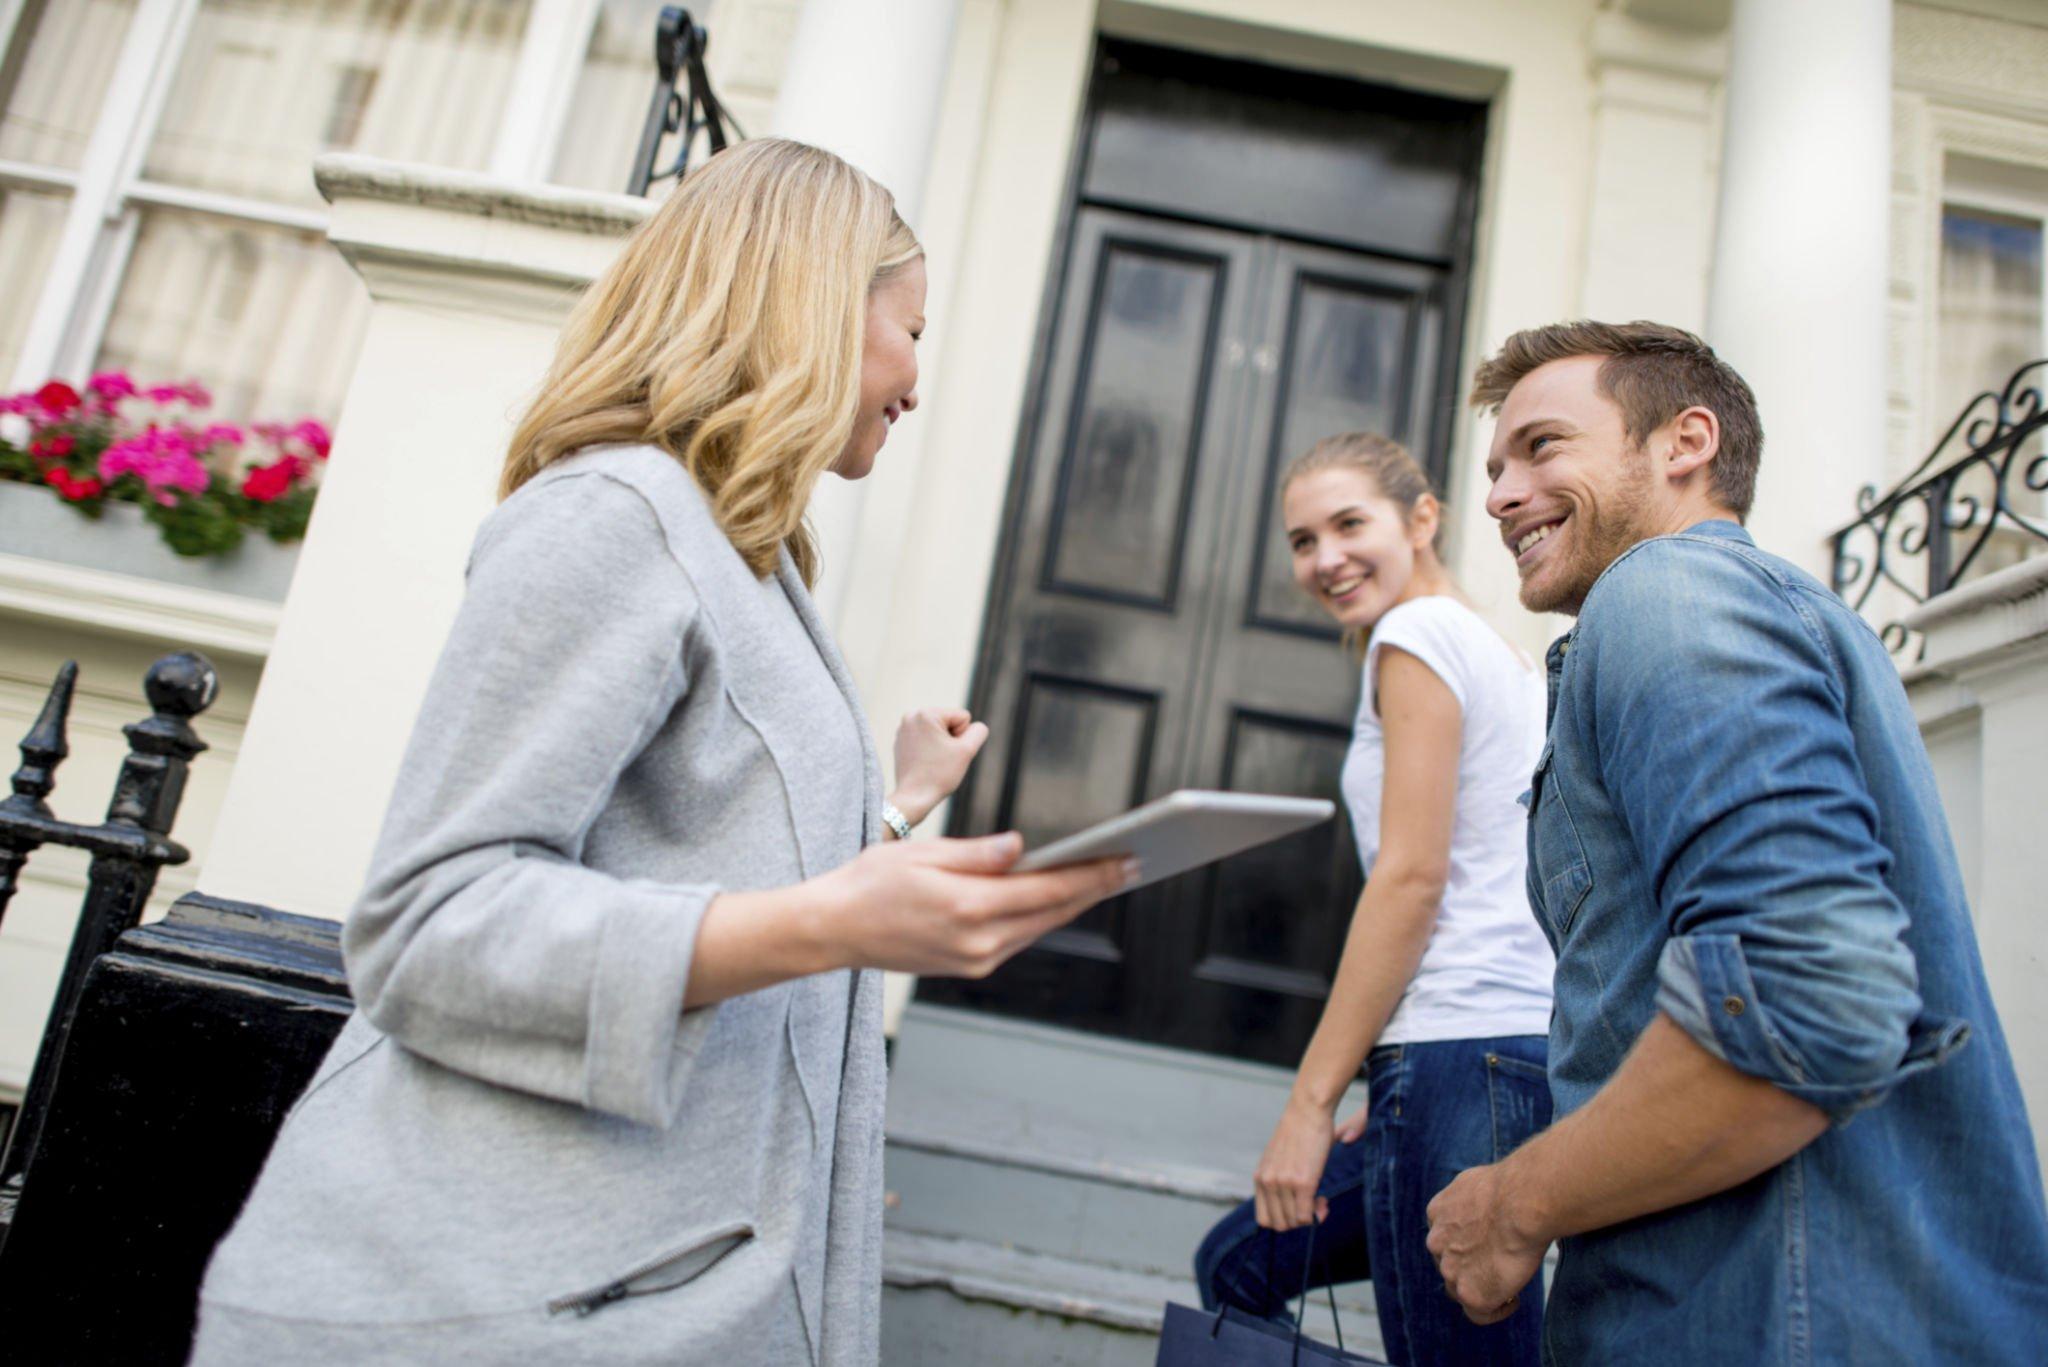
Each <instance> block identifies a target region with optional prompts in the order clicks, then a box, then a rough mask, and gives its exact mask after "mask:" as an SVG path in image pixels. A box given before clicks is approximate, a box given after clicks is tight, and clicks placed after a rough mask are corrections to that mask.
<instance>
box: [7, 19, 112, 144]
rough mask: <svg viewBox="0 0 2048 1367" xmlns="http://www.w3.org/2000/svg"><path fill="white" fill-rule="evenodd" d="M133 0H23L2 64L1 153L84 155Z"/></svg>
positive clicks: (109, 79) (97, 116)
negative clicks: (17, 24) (18, 19)
mask: <svg viewBox="0 0 2048 1367" xmlns="http://www.w3.org/2000/svg"><path fill="white" fill-rule="evenodd" d="M134 12H135V0H29V4H28V5H27V6H26V7H25V8H24V9H23V10H22V15H21V23H20V26H19V27H18V28H17V29H16V30H15V36H14V46H13V50H12V51H11V52H9V53H8V57H7V62H6V65H5V66H4V67H0V91H4V92H5V97H6V98H5V100H4V102H0V158H5V159H6V160H9V161H32V162H38V163H40V164H42V165H45V166H63V167H68V168H71V169H73V170H75V169H77V167H78V165H79V163H80V162H82V161H83V160H84V159H85V144H86V142H87V140H88V139H90V138H91V137H92V128H93V124H94V123H95V122H96V121H97V120H98V118H99V113H100V103H101V102H102V101H103V100H105V99H106V96H107V83H108V82H109V81H111V80H112V79H113V76H114V61H115V58H116V57H118V56H119V55H120V51H121V39H122V38H123V37H124V36H125V35H126V34H127V32H128V20H129V18H130V17H131V16H132V15H133V14H134Z"/></svg>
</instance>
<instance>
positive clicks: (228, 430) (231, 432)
mask: <svg viewBox="0 0 2048 1367" xmlns="http://www.w3.org/2000/svg"><path fill="white" fill-rule="evenodd" d="M248 439H249V434H248V433H247V432H245V431H243V430H242V429H241V428H240V427H237V426H236V425H235V424H234V423H231V422H216V423H209V424H207V427H206V430H205V431H203V432H201V433H200V434H199V444H200V445H201V446H219V445H222V444H225V445H228V446H240V445H241V444H242V443H243V442H245V441H247V440H248Z"/></svg>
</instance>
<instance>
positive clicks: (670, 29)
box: [626, 5, 746, 195]
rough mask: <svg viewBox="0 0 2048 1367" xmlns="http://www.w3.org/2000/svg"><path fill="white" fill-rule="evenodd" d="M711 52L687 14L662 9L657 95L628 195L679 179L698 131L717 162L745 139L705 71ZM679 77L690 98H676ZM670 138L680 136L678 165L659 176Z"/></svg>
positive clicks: (669, 7)
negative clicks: (734, 143) (730, 146)
mask: <svg viewBox="0 0 2048 1367" xmlns="http://www.w3.org/2000/svg"><path fill="white" fill-rule="evenodd" d="M710 46H711V34H710V32H709V31H708V30H706V29H705V28H704V26H703V25H702V24H699V23H697V22H696V21H695V20H693V19H691V18H690V12H689V11H688V10H686V9H681V8H679V7H677V6H675V5H666V6H663V8H662V11H661V15H660V17H659V18H658V19H656V20H655V24H654V68H655V78H654V94H653V95H652V96H651V97H650V98H649V100H648V102H647V119H646V122H645V123H644V124H643V125H642V127H641V129H640V147H639V150H638V151H636V152H635V153H634V154H633V173H632V175H631V176H630V177H629V178H628V179H627V181H626V193H627V194H629V195H644V194H646V193H647V187H648V186H649V185H652V184H653V183H654V182H655V181H657V180H667V179H668V178H669V177H670V176H675V177H677V178H678V179H680V178H681V177H682V175H683V173H684V172H685V171H687V170H688V169H689V167H690V147H691V145H692V144H693V143H695V142H696V141H697V134H698V133H699V132H700V131H701V132H703V133H704V134H705V135H706V136H707V137H708V138H709V139H710V143H711V155H713V156H716V155H717V154H718V153H720V152H723V151H724V150H725V146H726V144H727V143H728V142H731V141H737V140H738V139H740V138H744V137H745V136H746V130H744V129H742V128H741V127H740V126H739V123H738V121H737V120H735V119H734V118H733V116H732V115H731V114H730V113H728V112H727V111H726V108H725V106H724V105H723V104H720V103H719V100H718V95H717V94H716V93H715V92H714V91H713V90H712V89H711V77H710V75H709V74H708V73H707V72H706V71H705V70H704V53H705V50H706V49H707V48H709V47H710ZM679 75H680V76H681V77H682V78H683V81H684V89H685V91H686V92H687V93H686V94H677V93H676V77H677V76H679ZM670 133H681V134H682V139H681V141H680V142H679V143H678V144H677V146H676V159H675V163H674V164H673V165H671V166H670V167H669V168H668V169H667V170H665V171H657V170H656V169H655V167H654V162H655V158H656V157H658V156H659V155H660V154H661V140H662V139H663V138H664V137H666V136H668V135H669V134H670Z"/></svg>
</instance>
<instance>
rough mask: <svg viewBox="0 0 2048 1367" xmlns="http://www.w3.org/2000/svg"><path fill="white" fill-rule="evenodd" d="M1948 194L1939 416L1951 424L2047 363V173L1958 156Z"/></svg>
mask: <svg viewBox="0 0 2048 1367" xmlns="http://www.w3.org/2000/svg"><path fill="white" fill-rule="evenodd" d="M1942 190H1943V193H1942V206H1941V280H1940V287H1939V288H1940V295H1939V298H1940V322H1939V328H1940V336H1939V340H1938V351H1937V355H1938V361H1937V364H1936V372H1935V375H1934V381H1935V390H1934V399H1935V406H1934V413H1935V416H1936V419H1937V421H1938V422H1940V423H1941V424H1944V425H1945V424H1946V423H1947V422H1948V421H1949V419H1951V418H1952V417H1953V416H1954V415H1955V414H1956V413H1957V412H1959V411H1961V409H1962V407H1963V405H1964V404H1966V403H1968V402H1969V401H1970V399H1971V398H1973V397H1974V396H1975V395H1977V394H1980V393H1982V392H1983V391H1984V390H1986V389H1996V388H1998V387H1999V386H2000V385H2003V384H2004V383H2005V381H2006V377H2007V376H2009V375H2011V374H2012V373H2013V372H2014V371H2015V370H2017V369H2019V367H2020V366H2022V365H2024V364H2026V363H2027V362H2028V361H2033V360H2038V359H2040V358H2041V357H2043V356H2048V273H2044V271H2043V238H2044V229H2048V169H2037V168H2032V167H2024V166H2017V165H2009V164H2003V163H1998V162H1992V161H1987V160H1983V159H1980V158H1976V157H1966V156H1950V157H1949V158H1948V164H1947V168H1946V174H1945V176H1944V178H1943V187H1942Z"/></svg>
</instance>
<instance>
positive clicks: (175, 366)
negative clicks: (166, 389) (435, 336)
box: [97, 209, 369, 422]
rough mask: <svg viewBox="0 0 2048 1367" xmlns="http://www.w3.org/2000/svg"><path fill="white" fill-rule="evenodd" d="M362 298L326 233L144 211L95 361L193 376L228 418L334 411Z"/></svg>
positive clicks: (139, 371) (364, 306)
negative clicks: (209, 391) (211, 392)
mask: <svg viewBox="0 0 2048 1367" xmlns="http://www.w3.org/2000/svg"><path fill="white" fill-rule="evenodd" d="M368 312H369V299H368V297H367V295H366V294H365V293H364V291H363V287H362V282H360V281H359V280H357V279H356V277H355V273H354V272H353V271H351V270H350V269H349V268H348V266H347V265H346V264H345V263H344V262H343V261H342V259H341V257H340V255H339V254H337V253H336V252H335V250H334V248H333V247H332V246H330V245H329V244H328V242H327V239H326V238H325V237H323V236H321V235H319V234H316V233H301V232H295V231H292V230H290V229H287V228H272V227H265V226H259V225H256V224H250V223H243V222H240V221H237V220H232V219H221V218H214V217H211V216H208V215H204V214H192V213H185V212H183V211H181V210H171V209H151V210H149V211H147V212H145V213H144V214H143V216H142V227H141V231H140V233H139V234H138V235H137V238H136V242H135V250H134V252H133V254H132V255H131V256H130V257H129V261H128V273H127V276H126V277H125V278H124V279H123V280H122V282H121V293H120V295H119V297H118V299H117V300H116V302H115V305H114V313H113V317H112V318H111V319H110V320H109V321H108V324H107V334H106V340H105V342H104V343H102V345H101V348H100V355H99V360H98V363H97V364H98V366H99V367H100V368H102V369H121V370H126V371H128V372H129V373H130V374H132V375H134V376H135V377H136V379H137V380H141V381H175V380H185V379H195V380H198V381H199V382H200V383H202V384H204V385H205V386H206V387H207V388H208V389H210V390H212V391H213V395H214V411H215V412H216V413H218V414H219V415H220V416H221V417H222V418H224V419H236V420H241V419H251V418H254V419H266V420H290V419H294V418H298V417H308V416H310V417H317V418H320V419H322V420H325V421H330V422H331V421H332V420H333V419H334V417H335V415H336V413H337V412H338V411H339V410H340V408H341V398H342V392H343V390H344V389H345V388H346V387H347V385H348V379H349V375H350V372H351V371H352V370H353V369H354V367H355V358H356V348H357V346H358V344H359V343H360V342H361V340H362V331H363V324H364V321H365V319H366V318H367V316H368Z"/></svg>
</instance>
